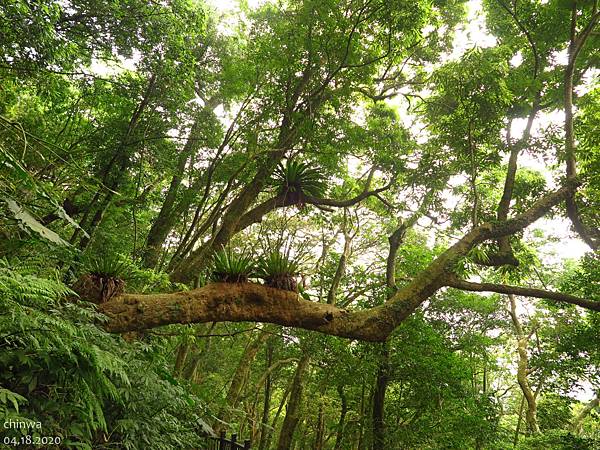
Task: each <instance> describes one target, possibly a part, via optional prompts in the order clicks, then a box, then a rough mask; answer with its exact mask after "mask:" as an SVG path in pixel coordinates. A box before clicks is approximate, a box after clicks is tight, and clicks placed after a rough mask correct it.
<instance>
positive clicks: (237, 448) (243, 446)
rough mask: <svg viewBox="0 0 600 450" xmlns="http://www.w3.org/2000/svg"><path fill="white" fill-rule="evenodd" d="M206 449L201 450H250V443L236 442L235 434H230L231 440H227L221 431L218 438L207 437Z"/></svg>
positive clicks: (246, 441) (247, 441)
mask: <svg viewBox="0 0 600 450" xmlns="http://www.w3.org/2000/svg"><path fill="white" fill-rule="evenodd" d="M205 442H206V447H205V448H203V449H202V450H250V441H249V440H248V439H246V440H245V441H244V442H237V434H232V435H231V439H227V437H226V435H225V432H224V431H222V432H221V435H220V436H219V437H207V438H206V441H205Z"/></svg>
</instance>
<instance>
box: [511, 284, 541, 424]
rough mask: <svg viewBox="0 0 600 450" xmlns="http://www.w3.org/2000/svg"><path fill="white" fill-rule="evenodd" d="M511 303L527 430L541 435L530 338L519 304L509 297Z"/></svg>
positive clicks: (518, 376)
mask: <svg viewBox="0 0 600 450" xmlns="http://www.w3.org/2000/svg"><path fill="white" fill-rule="evenodd" d="M508 299H509V301H510V317H511V320H512V322H513V325H514V327H515V331H516V333H517V352H518V354H519V361H518V363H517V381H518V383H519V386H520V387H521V391H522V392H523V396H524V397H525V400H526V401H527V409H526V410H525V421H526V422H527V428H528V429H529V432H530V433H531V434H539V432H540V427H539V425H538V421H537V400H536V395H535V394H534V392H533V391H532V390H531V386H530V385H529V379H528V373H529V355H528V353H527V347H528V341H529V337H528V336H526V335H525V333H524V331H523V327H522V325H521V321H520V320H519V316H518V315H517V304H516V300H515V296H514V295H512V294H510V295H509V296H508Z"/></svg>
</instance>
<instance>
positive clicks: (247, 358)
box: [215, 331, 269, 432]
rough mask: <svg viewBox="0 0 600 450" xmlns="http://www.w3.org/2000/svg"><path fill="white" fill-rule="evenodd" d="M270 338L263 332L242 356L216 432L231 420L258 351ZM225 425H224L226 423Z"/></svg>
mask: <svg viewBox="0 0 600 450" xmlns="http://www.w3.org/2000/svg"><path fill="white" fill-rule="evenodd" d="M268 338H269V334H267V333H265V332H264V331H261V332H260V334H259V335H258V336H257V337H256V339H254V340H253V341H252V342H250V343H249V344H248V346H247V347H246V350H245V351H244V353H243V354H242V357H241V358H240V360H239V362H238V365H237V368H236V370H235V373H234V374H233V377H232V378H231V384H230V385H229V390H228V391H227V399H226V401H225V404H224V405H223V407H222V408H221V410H220V411H219V413H218V415H217V417H218V418H219V421H218V422H217V425H216V426H215V431H216V432H219V431H221V430H222V429H223V428H224V427H225V426H226V425H225V424H226V423H227V422H229V420H231V410H232V409H234V408H235V407H237V405H238V403H239V401H240V399H241V394H242V391H243V389H244V387H245V386H246V382H247V381H248V376H249V374H250V368H251V365H252V362H253V361H254V359H255V358H256V355H257V353H258V351H259V350H260V349H261V346H262V344H263V343H264V342H265V341H266V340H267V339H268ZM223 422H224V423H225V424H224V423H223Z"/></svg>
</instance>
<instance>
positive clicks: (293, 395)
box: [277, 354, 310, 450]
mask: <svg viewBox="0 0 600 450" xmlns="http://www.w3.org/2000/svg"><path fill="white" fill-rule="evenodd" d="M309 360H310V359H309V357H308V355H306V354H304V355H303V356H302V358H301V359H300V362H299V363H298V367H297V368H296V373H295V374H294V382H293V384H292V389H291V392H290V399H289V401H288V405H287V411H286V414H285V419H283V425H282V427H281V431H280V433H279V441H278V443H277V450H289V449H290V447H291V446H292V441H293V439H294V431H295V430H296V426H297V425H298V421H299V420H300V405H301V403H302V392H303V390H304V376H305V374H306V372H307V371H308V365H309Z"/></svg>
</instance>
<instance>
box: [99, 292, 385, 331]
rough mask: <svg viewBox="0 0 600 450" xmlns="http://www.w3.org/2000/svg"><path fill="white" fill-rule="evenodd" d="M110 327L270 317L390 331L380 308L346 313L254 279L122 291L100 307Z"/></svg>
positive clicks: (322, 327)
mask: <svg viewBox="0 0 600 450" xmlns="http://www.w3.org/2000/svg"><path fill="white" fill-rule="evenodd" d="M99 310H100V311H101V312H102V313H104V314H106V315H107V316H108V318H109V321H108V323H107V325H106V329H107V330H108V331H111V332H124V331H134V330H144V329H148V328H154V327H159V326H162V325H169V324H172V323H205V322H225V321H229V322H268V323H275V324H279V325H284V326H289V327H298V328H304V329H307V330H316V331H321V332H323V333H326V334H331V335H335V336H342V337H350V338H355V339H361V340H366V341H380V340H384V339H385V337H386V336H387V334H388V332H386V331H385V330H383V329H380V328H378V327H377V326H376V324H375V322H376V321H374V320H373V319H374V317H376V316H378V315H379V312H380V311H381V310H382V308H381V307H380V308H373V309H370V310H366V311H357V312H348V311H346V310H343V309H340V308H336V307H335V306H332V305H328V304H325V303H314V302H310V301H307V300H303V299H302V298H300V297H299V296H298V294H296V293H294V292H290V291H284V290H281V289H275V288H271V287H268V286H263V285H260V284H254V283H212V284H208V285H206V286H204V287H202V288H200V289H194V290H192V291H186V292H177V293H174V294H151V295H136V294H130V295H123V296H121V297H118V298H116V299H113V300H111V301H109V302H107V303H103V304H101V305H100V306H99Z"/></svg>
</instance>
